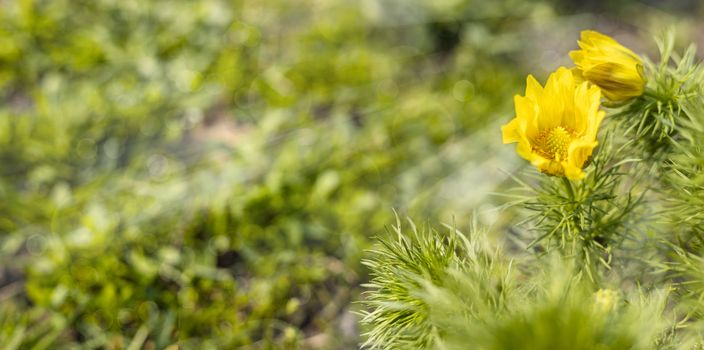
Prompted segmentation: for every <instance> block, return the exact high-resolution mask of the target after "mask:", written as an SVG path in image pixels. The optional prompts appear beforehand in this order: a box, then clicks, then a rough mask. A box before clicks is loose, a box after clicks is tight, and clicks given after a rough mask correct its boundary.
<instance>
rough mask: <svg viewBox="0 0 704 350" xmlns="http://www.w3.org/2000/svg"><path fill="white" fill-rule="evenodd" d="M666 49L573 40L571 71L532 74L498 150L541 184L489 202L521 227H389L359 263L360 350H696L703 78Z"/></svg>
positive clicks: (667, 44) (701, 286)
mask: <svg viewBox="0 0 704 350" xmlns="http://www.w3.org/2000/svg"><path fill="white" fill-rule="evenodd" d="M673 37H674V36H673V34H671V33H668V34H666V35H665V36H664V39H657V43H658V47H659V48H660V62H658V63H653V62H651V61H650V60H649V59H648V58H647V57H645V56H639V55H637V54H636V53H634V52H633V51H632V50H630V49H629V48H627V47H625V46H623V45H621V44H620V43H618V42H617V41H616V40H614V39H613V38H611V37H609V36H606V35H604V34H601V33H598V32H596V31H591V30H588V31H584V32H582V34H581V37H580V39H579V41H578V45H579V48H580V50H576V51H572V52H570V53H569V55H570V57H571V58H572V59H573V61H574V63H575V65H576V67H574V68H571V69H568V68H565V67H560V68H558V69H557V70H556V71H555V72H553V73H552V74H550V76H549V77H548V78H547V81H546V82H545V85H544V86H542V85H541V84H540V83H539V82H538V81H537V80H536V79H535V78H534V77H533V76H532V75H529V76H528V78H527V82H526V89H525V95H524V96H516V97H515V99H514V104H515V117H514V119H513V120H511V121H510V122H508V124H506V125H504V126H503V127H502V136H503V142H504V143H517V146H516V151H517V153H518V155H519V156H520V157H521V158H523V159H525V160H527V161H528V162H529V163H530V164H531V165H532V166H533V167H535V168H537V171H536V170H534V169H533V167H526V168H525V169H523V170H522V171H521V172H519V173H518V174H511V176H512V178H513V180H515V182H516V183H517V186H515V187H513V188H509V189H506V190H504V191H502V192H499V193H498V195H500V196H501V197H503V198H506V199H508V201H507V203H506V206H505V207H506V208H509V209H510V210H512V211H513V214H514V215H522V216H523V219H522V220H520V221H519V222H517V223H515V224H513V225H511V227H510V228H509V230H507V231H508V232H507V233H506V234H505V235H498V236H497V235H491V234H490V232H487V231H483V230H480V229H478V228H477V227H476V225H475V226H473V227H472V228H471V229H470V232H469V233H468V234H467V235H465V234H462V233H460V232H459V231H457V230H455V229H452V230H451V232H450V233H449V234H444V235H443V234H440V233H438V232H437V231H433V230H423V231H422V232H420V233H419V231H418V230H415V229H414V230H413V231H412V232H413V233H412V234H410V235H409V234H405V233H404V232H405V230H403V229H402V228H401V227H400V225H398V224H397V226H396V227H395V233H396V238H395V239H387V238H382V239H381V242H382V245H381V246H380V248H378V249H375V250H373V251H372V252H371V257H370V259H369V260H368V261H367V265H368V266H369V267H370V268H371V274H372V276H373V282H372V283H371V284H370V285H369V286H368V287H369V288H370V291H369V292H368V294H367V298H366V301H365V302H364V303H365V305H366V307H367V310H366V311H365V312H364V315H365V316H364V318H363V320H362V323H363V324H364V325H365V326H366V327H367V330H368V333H367V336H368V338H367V342H366V343H365V344H364V346H366V347H368V348H379V349H405V348H408V349H411V348H413V349H418V348H421V349H435V348H437V349H465V348H468V347H470V348H476V349H567V348H570V349H597V348H598V349H700V348H703V347H704V297H702V296H704V230H703V229H702V225H704V216H703V214H702V213H704V180H703V179H704V178H702V176H701V172H702V169H704V146H702V140H704V68H702V66H701V65H700V64H698V63H696V60H695V50H694V47H693V46H690V47H689V48H688V49H687V50H686V51H685V52H684V54H682V55H678V54H676V53H675V52H674V50H673V47H674V46H673V42H674V40H673ZM414 242H415V243H414ZM439 257H442V259H438V258H439ZM439 261H440V262H442V263H441V264H438V262H439Z"/></svg>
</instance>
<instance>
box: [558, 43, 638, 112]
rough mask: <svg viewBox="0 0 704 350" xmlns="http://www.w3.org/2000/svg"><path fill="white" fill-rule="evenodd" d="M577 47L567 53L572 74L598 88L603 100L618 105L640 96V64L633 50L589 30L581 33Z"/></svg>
mask: <svg viewBox="0 0 704 350" xmlns="http://www.w3.org/2000/svg"><path fill="white" fill-rule="evenodd" d="M579 47H580V48H581V50H576V51H571V52H570V57H571V58H572V61H574V64H575V65H577V68H576V69H575V73H578V74H580V75H581V77H583V79H586V80H587V81H589V82H591V83H593V84H596V85H597V86H599V87H600V88H601V91H602V93H603V94H604V97H606V98H608V99H609V100H611V101H614V102H620V101H625V100H628V99H630V98H633V97H637V96H640V95H642V94H643V88H644V86H645V77H644V76H643V62H642V61H641V59H640V57H638V55H636V54H635V53H633V51H631V50H629V49H628V48H626V47H624V46H623V45H621V44H619V43H618V42H617V41H616V40H614V39H612V38H610V37H608V36H606V35H604V34H601V33H597V32H595V31H593V30H585V31H583V32H582V36H581V38H580V40H579Z"/></svg>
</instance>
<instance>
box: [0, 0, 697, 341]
mask: <svg viewBox="0 0 704 350" xmlns="http://www.w3.org/2000/svg"><path fill="white" fill-rule="evenodd" d="M703 15H704V6H702V4H701V2H700V1H696V0H691V1H655V0H652V1H594V2H583V1H576V0H542V1H537V0H536V1H526V0H501V1H478V0H471V1H468V0H434V1H433V0H425V1H424V0H359V1H355V0H295V1H291V0H203V1H189V0H150V1H140V0H0V161H1V163H0V164H1V166H0V345H1V346H0V348H2V349H130V350H135V349H167V348H168V349H176V348H182V349H240V348H242V349H270V348H277V349H278V348H285V349H289V348H290V349H296V348H304V349H355V348H357V347H358V344H359V342H360V340H361V338H360V333H361V332H362V330H360V329H359V326H358V324H357V322H358V317H357V316H356V314H355V310H358V309H359V307H360V306H359V305H358V304H356V303H355V301H357V300H360V298H361V296H360V293H361V292H362V291H363V290H364V289H363V287H361V286H360V285H361V284H363V283H364V282H365V281H367V279H368V276H367V274H368V271H367V270H365V267H364V266H363V265H362V264H361V263H360V260H361V258H362V257H363V256H364V249H366V248H368V247H369V246H370V244H371V243H372V241H373V238H374V236H376V235H380V234H384V232H385V226H386V225H388V224H390V223H393V222H394V220H395V219H394V211H396V212H398V214H399V215H400V216H407V215H408V216H411V217H413V218H414V219H416V220H417V221H428V222H433V223H437V222H445V223H455V224H456V225H457V226H458V227H460V228H463V227H466V226H467V225H468V224H469V221H470V217H471V216H472V215H476V216H477V218H478V220H479V221H480V222H481V223H482V224H484V225H487V226H490V227H492V228H493V229H494V230H495V231H496V232H499V233H501V232H502V227H503V226H504V224H503V223H504V222H506V221H508V220H510V219H511V213H508V212H501V211H499V210H497V209H496V208H497V207H498V205H500V204H501V201H500V200H499V199H498V198H496V197H493V196H491V195H490V193H491V192H492V191H496V190H497V189H500V188H501V186H502V185H503V184H505V183H506V182H507V181H508V180H507V177H508V175H506V173H511V172H513V171H515V170H516V169H517V168H518V167H520V166H522V165H523V162H522V161H521V160H520V159H518V157H517V156H516V155H515V154H514V151H513V147H510V146H503V145H501V141H500V133H499V127H500V125H501V124H503V123H505V122H507V121H508V120H510V119H511V117H512V114H513V111H512V108H513V106H512V103H513V102H512V98H513V95H514V94H517V93H522V92H523V82H524V79H525V76H526V75H527V74H528V73H533V74H535V75H536V77H538V79H539V80H541V81H542V80H544V78H545V76H546V75H547V73H548V72H549V71H551V70H553V69H555V68H557V67H558V66H560V65H569V58H568V56H567V52H568V51H569V50H572V49H575V48H576V41H577V38H578V33H579V31H580V30H582V29H590V28H591V29H597V30H600V31H602V32H605V33H607V34H611V35H613V36H615V37H616V38H617V39H618V40H620V41H622V42H623V43H625V44H626V45H628V46H630V47H632V48H634V49H635V51H637V52H640V53H644V54H650V55H652V54H653V52H655V45H654V44H653V42H652V40H651V39H650V37H651V35H652V34H657V33H658V31H659V30H661V29H663V28H664V27H667V26H675V27H676V28H677V29H678V34H679V35H680V36H681V38H682V39H681V40H682V41H683V42H688V41H689V40H692V39H693V40H696V41H699V43H701V44H704V25H703V24H702V23H704V22H702V21H701V18H702V16H703Z"/></svg>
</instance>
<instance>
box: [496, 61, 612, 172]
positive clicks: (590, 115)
mask: <svg viewBox="0 0 704 350" xmlns="http://www.w3.org/2000/svg"><path fill="white" fill-rule="evenodd" d="M600 98H601V94H600V92H599V88H598V87H596V86H594V85H590V84H589V83H587V82H586V81H584V82H578V81H577V80H575V78H574V77H573V75H572V71H570V70H569V69H567V68H564V67H560V68H559V69H558V70H557V71H556V72H554V73H552V74H550V77H548V81H547V83H546V84H545V87H544V88H543V87H542V86H540V83H538V82H537V81H536V80H535V78H533V76H532V75H529V76H528V79H527V82H526V94H525V96H518V95H517V96H515V97H514V103H515V105H516V117H515V118H514V119H513V120H511V122H509V123H508V124H506V125H504V126H503V127H502V128H501V131H502V133H503V141H504V143H513V142H517V143H518V146H517V148H516V150H517V152H518V154H519V155H520V156H521V157H523V158H525V159H527V160H528V161H530V162H531V163H532V164H533V165H535V166H536V167H537V168H538V169H540V171H542V172H544V173H547V174H550V175H556V176H565V177H567V178H569V179H571V180H578V179H581V178H583V177H584V172H583V171H582V168H583V166H584V163H585V162H586V161H587V159H588V158H589V156H591V154H592V151H593V150H594V147H596V145H597V144H598V143H597V141H596V133H597V130H598V129H599V124H601V121H602V120H603V119H604V112H603V111H600V110H599V101H600Z"/></svg>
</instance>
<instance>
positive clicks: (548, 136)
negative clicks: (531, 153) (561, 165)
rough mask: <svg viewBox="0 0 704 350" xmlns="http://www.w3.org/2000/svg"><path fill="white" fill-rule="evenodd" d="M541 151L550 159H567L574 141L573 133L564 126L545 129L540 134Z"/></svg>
mask: <svg viewBox="0 0 704 350" xmlns="http://www.w3.org/2000/svg"><path fill="white" fill-rule="evenodd" d="M538 141H539V142H538V144H539V145H540V148H541V149H540V151H542V152H541V153H543V155H544V156H546V157H547V158H549V159H553V160H557V161H561V160H565V159H567V150H568V149H569V147H570V142H571V141H572V134H571V133H570V132H569V131H568V130H567V129H565V128H564V127H561V126H557V127H554V128H552V129H550V130H544V131H542V132H541V133H540V135H538Z"/></svg>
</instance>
